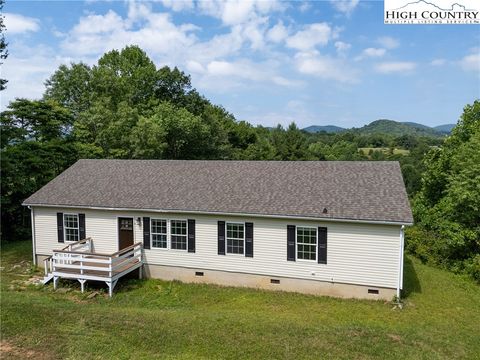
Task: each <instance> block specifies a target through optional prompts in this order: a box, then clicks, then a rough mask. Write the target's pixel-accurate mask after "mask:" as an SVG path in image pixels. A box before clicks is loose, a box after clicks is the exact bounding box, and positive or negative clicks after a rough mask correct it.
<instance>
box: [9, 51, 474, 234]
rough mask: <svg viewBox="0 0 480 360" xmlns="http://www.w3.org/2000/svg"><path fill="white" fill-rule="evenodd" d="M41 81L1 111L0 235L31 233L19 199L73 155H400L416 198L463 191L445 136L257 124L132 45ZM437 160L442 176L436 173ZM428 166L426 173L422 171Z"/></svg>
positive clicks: (315, 157)
mask: <svg viewBox="0 0 480 360" xmlns="http://www.w3.org/2000/svg"><path fill="white" fill-rule="evenodd" d="M45 86H46V89H45V93H44V96H43V98H42V99H41V100H28V99H17V100H15V101H13V102H11V103H10V105H9V107H8V109H7V110H6V111H4V112H2V113H1V152H2V153H1V155H2V157H1V169H2V184H1V191H2V197H1V201H2V225H3V227H2V238H7V239H14V238H22V237H26V236H27V234H28V231H29V218H28V211H26V210H25V209H23V208H22V207H21V205H20V204H21V202H22V201H23V200H24V199H25V198H26V197H27V196H29V195H30V194H32V193H33V192H34V191H36V190H37V189H39V188H40V187H41V186H43V185H44V184H45V183H47V182H48V181H49V180H51V179H52V178H53V177H55V176H56V175H58V174H59V173H60V172H61V171H63V170H64V169H66V168H67V167H68V166H70V165H71V164H73V163H74V162H75V161H76V160H77V159H79V158H125V159H240V160H350V161H356V160H397V161H399V162H400V164H401V168H402V172H403V176H404V180H405V183H406V186H407V191H408V193H409V195H411V196H412V197H413V196H414V195H415V194H416V193H417V192H418V191H420V194H421V195H419V197H418V198H420V196H421V197H422V199H423V198H425V199H427V200H428V201H437V200H438V199H434V198H433V197H429V196H430V195H428V192H429V191H431V192H432V195H431V196H438V194H439V193H442V191H444V190H438V191H437V190H432V189H433V188H434V187H441V186H444V187H446V186H449V185H450V184H452V186H454V188H455V189H457V190H455V191H457V192H458V191H460V190H459V189H460V185H459V184H460V183H457V182H451V179H450V177H449V176H447V175H446V174H448V171H445V168H444V167H445V166H447V165H445V164H444V162H445V161H446V160H441V161H442V163H441V164H442V165H441V166H440V165H434V159H437V158H441V156H440V155H438V154H441V153H442V151H443V149H444V148H443V147H442V143H443V139H439V138H432V137H419V136H415V135H402V136H393V135H389V134H377V133H373V134H368V133H367V134H362V133H359V132H355V131H350V132H342V133H335V134H330V133H325V132H322V133H316V134H309V133H306V132H303V131H301V130H300V129H299V128H298V127H297V126H296V125H295V124H294V123H292V124H290V125H289V126H288V127H287V128H283V127H282V126H280V125H279V126H277V127H276V128H273V129H272V128H264V127H261V126H257V127H254V126H252V125H251V124H249V123H248V122H245V121H237V120H236V119H235V118H234V116H233V115H232V114H230V113H228V112H227V111H226V110H225V109H224V108H222V107H221V106H218V105H214V104H212V103H211V102H210V101H208V100H207V99H206V98H205V97H203V96H202V95H200V94H199V93H198V92H197V91H196V90H195V89H194V88H193V87H192V84H191V81H190V77H189V76H188V75H186V74H185V73H183V72H182V71H180V70H178V69H177V68H173V69H171V68H169V67H162V68H159V69H158V68H157V67H156V66H155V64H154V63H153V62H152V61H151V60H150V59H149V58H148V56H147V55H146V54H145V53H144V52H143V51H142V50H141V49H139V48H138V47H136V46H130V47H126V48H124V49H123V50H121V51H116V50H114V51H110V52H108V53H106V54H105V55H104V56H103V57H101V58H100V59H99V61H98V63H97V64H96V65H94V66H88V65H86V64H83V63H76V64H70V65H62V66H60V67H59V68H58V69H57V71H56V72H55V73H54V74H53V75H52V76H51V77H50V78H49V79H48V80H47V81H46V83H45ZM464 123H469V121H465V120H463V122H461V124H464ZM465 126H467V125H460V127H458V129H457V130H456V133H455V134H454V136H452V137H451V138H450V139H449V140H448V141H447V144H446V147H445V148H446V149H448V148H453V147H454V146H460V145H458V144H459V141H460V140H455V141H456V142H455V143H454V140H452V139H456V138H461V139H462V141H463V142H465V141H467V140H465V139H466V135H464V134H463V133H462V134H463V135H459V132H460V131H461V130H460V129H462V128H463V127H465ZM468 126H469V125H468ZM470 137H471V136H470V135H469V136H468V139H470ZM468 141H470V140H468ZM472 141H473V140H472ZM463 142H462V144H463ZM461 146H463V145H461ZM465 146H466V145H465ZM397 149H403V150H408V151H403V153H399V152H397V151H396V150H397ZM462 149H463V148H462ZM452 151H453V150H452ZM462 151H464V152H468V151H473V152H474V151H475V149H473V148H471V147H469V148H465V149H464V150H462ZM427 153H428V156H427V161H425V162H423V158H424V156H425V154H427ZM460 156H461V155H457V157H458V158H459V159H460ZM469 158H470V159H475V157H474V156H470V157H469ZM439 161H440V160H439ZM471 161H474V160H471ZM447 162H448V163H449V164H451V162H450V160H449V161H447ZM442 166H443V167H442ZM449 166H450V165H449ZM452 166H453V165H452ZM456 166H458V165H456ZM437 167H438V168H439V170H438V171H439V172H441V173H443V175H442V177H440V178H438V179H437V180H432V179H434V178H435V174H433V172H434V170H435V169H437ZM424 169H426V170H427V172H426V174H430V175H428V176H429V177H428V178H427V177H426V176H427V175H424V177H423V179H422V173H423V171H424ZM452 171H454V170H453V168H452ZM462 176H467V175H462ZM428 179H431V180H428ZM428 181H434V182H435V184H434V185H432V186H430V184H429V183H428ZM458 181H460V180H458ZM442 189H443V188H442ZM451 191H452V194H453V191H454V190H451ZM433 194H435V195H433ZM455 194H456V193H455ZM452 196H453V195H452ZM427 200H425V201H427ZM418 204H420V201H418ZM426 204H427V203H426ZM428 204H430V205H432V206H433V205H434V203H428ZM425 206H427V205H425ZM452 206H453V205H452ZM418 208H419V209H420V208H421V206H420V205H418ZM416 213H418V214H419V212H418V211H416ZM419 216H420V215H419ZM421 216H423V215H421ZM422 229H423V228H422ZM422 231H423V230H422Z"/></svg>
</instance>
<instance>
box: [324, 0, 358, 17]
mask: <svg viewBox="0 0 480 360" xmlns="http://www.w3.org/2000/svg"><path fill="white" fill-rule="evenodd" d="M330 3H331V4H332V5H333V7H334V8H335V9H337V10H338V11H340V12H342V13H344V14H345V15H350V14H351V13H352V12H353V10H355V8H356V7H357V5H358V3H359V0H330Z"/></svg>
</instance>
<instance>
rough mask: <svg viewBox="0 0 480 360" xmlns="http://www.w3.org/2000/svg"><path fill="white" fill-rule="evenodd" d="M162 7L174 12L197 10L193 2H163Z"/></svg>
mask: <svg viewBox="0 0 480 360" xmlns="http://www.w3.org/2000/svg"><path fill="white" fill-rule="evenodd" d="M162 5H163V6H164V7H166V8H168V9H172V10H173V11H185V10H193V9H194V8H195V4H194V2H193V0H162Z"/></svg>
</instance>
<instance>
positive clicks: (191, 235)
mask: <svg viewBox="0 0 480 360" xmlns="http://www.w3.org/2000/svg"><path fill="white" fill-rule="evenodd" d="M187 246H188V252H192V253H194V252H195V220H193V219H188V245H187Z"/></svg>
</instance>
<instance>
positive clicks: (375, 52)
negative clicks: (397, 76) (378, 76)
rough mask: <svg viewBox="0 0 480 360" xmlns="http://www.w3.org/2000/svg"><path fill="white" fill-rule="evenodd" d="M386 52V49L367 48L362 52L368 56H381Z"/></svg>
mask: <svg viewBox="0 0 480 360" xmlns="http://www.w3.org/2000/svg"><path fill="white" fill-rule="evenodd" d="M386 52H387V51H386V50H385V49H377V48H367V49H365V50H363V52H362V54H363V55H364V56H367V57H381V56H383V55H385V53H386Z"/></svg>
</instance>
